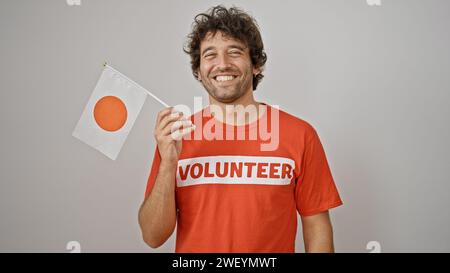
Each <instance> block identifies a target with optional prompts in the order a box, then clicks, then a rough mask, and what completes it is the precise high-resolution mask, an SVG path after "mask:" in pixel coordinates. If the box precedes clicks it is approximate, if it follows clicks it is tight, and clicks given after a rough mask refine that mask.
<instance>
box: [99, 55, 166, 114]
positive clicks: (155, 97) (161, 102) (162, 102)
mask: <svg viewBox="0 0 450 273" xmlns="http://www.w3.org/2000/svg"><path fill="white" fill-rule="evenodd" d="M103 66H104V67H106V66H108V67H109V68H111V69H112V70H114V72H116V73H118V74H120V75H121V76H122V77H124V78H127V79H128V80H129V81H130V82H132V83H133V84H135V85H136V86H138V87H139V88H142V89H143V90H144V91H145V92H147V94H148V95H149V96H150V97H152V98H154V99H155V100H156V101H157V102H159V103H160V104H161V105H163V106H164V107H170V106H169V105H168V104H167V103H165V102H164V101H162V100H161V99H160V98H158V97H157V96H155V95H153V93H151V92H150V91H148V90H147V89H145V88H144V87H142V86H140V85H139V84H137V83H136V82H135V81H133V80H131V79H130V78H128V77H127V76H125V75H123V74H122V73H120V72H119V71H117V70H115V69H114V68H112V67H111V66H110V65H108V64H107V63H106V62H104V63H103Z"/></svg>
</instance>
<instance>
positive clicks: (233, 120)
mask: <svg viewBox="0 0 450 273" xmlns="http://www.w3.org/2000/svg"><path fill="white" fill-rule="evenodd" d="M209 104H210V105H215V106H218V107H220V109H221V110H222V113H223V116H222V117H221V116H220V115H214V118H215V119H217V120H218V121H220V122H222V123H228V124H234V125H238V126H241V125H245V124H249V123H252V122H254V121H256V120H257V119H258V118H259V117H260V116H261V115H262V114H263V113H264V110H262V111H260V109H259V105H260V103H259V102H257V101H255V98H254V97H253V90H250V91H249V92H246V93H245V94H244V95H243V96H242V97H240V98H238V99H236V100H235V101H233V102H228V103H227V102H220V101H218V100H216V99H214V98H213V97H211V96H209ZM227 106H228V110H227ZM230 106H234V107H233V109H234V111H230ZM236 106H242V107H236ZM248 106H250V107H248ZM249 108H254V109H256V113H255V114H254V115H252V114H247V115H246V114H245V113H243V112H244V110H245V109H249Z"/></svg>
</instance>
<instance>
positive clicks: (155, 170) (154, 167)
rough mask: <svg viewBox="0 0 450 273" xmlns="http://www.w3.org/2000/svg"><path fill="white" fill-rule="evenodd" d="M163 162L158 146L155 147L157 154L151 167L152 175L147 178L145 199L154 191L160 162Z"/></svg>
mask: <svg viewBox="0 0 450 273" xmlns="http://www.w3.org/2000/svg"><path fill="white" fill-rule="evenodd" d="M160 162H161V156H160V155H159V150H158V146H156V148H155V155H154V156H153V162H152V167H151V169H150V175H149V176H148V180H147V187H146V189H145V195H144V199H147V197H148V196H149V195H150V193H151V192H152V188H153V185H154V184H155V180H156V175H157V174H158V169H159V164H160Z"/></svg>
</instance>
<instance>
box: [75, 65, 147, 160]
mask: <svg viewBox="0 0 450 273" xmlns="http://www.w3.org/2000/svg"><path fill="white" fill-rule="evenodd" d="M147 92H148V91H147V90H145V89H144V88H143V87H141V86H139V85H138V84H137V83H135V82H134V81H132V80H130V79H129V78H127V77H126V76H124V75H123V74H121V73H120V72H119V71H117V70H115V69H114V68H112V67H110V66H109V65H105V68H104V69H103V72H102V74H101V76H100V79H99V80H98V82H97V85H96V86H95V89H94V91H93V92H92V95H91V97H90V99H89V101H88V103H87V105H86V107H85V108H84V111H83V113H82V115H81V118H80V120H79V121H78V124H77V126H76V127H75V130H74V131H73V133H72V135H73V136H74V137H76V138H78V139H79V140H81V141H83V142H85V143H86V144H88V145H90V146H92V147H93V148H95V149H97V150H99V151H100V152H102V153H103V154H105V155H106V156H107V157H109V158H111V159H112V160H115V159H116V158H117V155H118V154H119V152H120V149H121V148H122V146H123V143H124V142H125V140H126V138H127V136H128V133H130V131H131V128H132V127H133V124H134V122H135V121H136V118H137V116H138V115H139V112H140V111H141V108H142V106H143V105H144V102H145V99H146V98H147Z"/></svg>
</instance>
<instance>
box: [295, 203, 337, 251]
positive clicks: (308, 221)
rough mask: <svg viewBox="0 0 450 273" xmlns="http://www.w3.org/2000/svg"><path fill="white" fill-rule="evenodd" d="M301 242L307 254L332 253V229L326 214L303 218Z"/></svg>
mask: <svg viewBox="0 0 450 273" xmlns="http://www.w3.org/2000/svg"><path fill="white" fill-rule="evenodd" d="M302 225H303V240H304V243H305V252H307V253H332V252H334V243H333V228H332V225H331V221H330V218H329V214H328V212H324V213H321V214H318V215H314V216H309V217H303V218H302Z"/></svg>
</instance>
